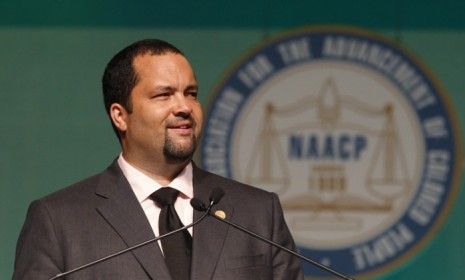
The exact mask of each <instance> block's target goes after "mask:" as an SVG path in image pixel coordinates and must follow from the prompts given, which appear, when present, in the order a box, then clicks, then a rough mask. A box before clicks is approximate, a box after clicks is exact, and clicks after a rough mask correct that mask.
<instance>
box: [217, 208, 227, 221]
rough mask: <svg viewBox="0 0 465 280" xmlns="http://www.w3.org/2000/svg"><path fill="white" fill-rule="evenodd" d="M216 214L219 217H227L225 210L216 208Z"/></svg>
mask: <svg viewBox="0 0 465 280" xmlns="http://www.w3.org/2000/svg"><path fill="white" fill-rule="evenodd" d="M215 216H217V217H218V218H220V219H222V220H224V219H226V213H224V211H223V210H216V211H215Z"/></svg>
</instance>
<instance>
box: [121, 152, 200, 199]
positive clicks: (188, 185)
mask: <svg viewBox="0 0 465 280" xmlns="http://www.w3.org/2000/svg"><path fill="white" fill-rule="evenodd" d="M118 165H119V167H120V168H121V171H122V172H123V174H124V176H125V177H126V179H127V180H128V182H129V185H130V186H131V188H132V190H133V191H134V193H135V195H136V197H137V200H138V201H139V203H141V202H142V201H144V200H146V199H147V198H148V197H149V196H150V195H151V194H152V193H153V192H154V191H156V190H158V189H159V188H161V187H164V186H162V185H161V184H159V183H158V182H157V181H155V180H153V179H152V178H150V177H149V176H147V175H146V174H144V173H143V172H142V171H140V170H139V169H137V168H136V167H134V166H133V165H131V164H130V163H129V162H127V161H126V160H125V159H124V158H123V155H122V154H120V155H119V157H118ZM168 185H169V186H170V187H172V188H174V189H177V190H178V191H180V192H181V194H182V196H184V197H185V198H189V199H191V198H192V197H193V196H194V189H193V186H192V163H189V164H188V165H187V166H186V167H185V168H184V169H183V170H182V171H181V173H179V175H178V176H177V177H176V178H174V179H173V181H171V182H170V183H169V184H168Z"/></svg>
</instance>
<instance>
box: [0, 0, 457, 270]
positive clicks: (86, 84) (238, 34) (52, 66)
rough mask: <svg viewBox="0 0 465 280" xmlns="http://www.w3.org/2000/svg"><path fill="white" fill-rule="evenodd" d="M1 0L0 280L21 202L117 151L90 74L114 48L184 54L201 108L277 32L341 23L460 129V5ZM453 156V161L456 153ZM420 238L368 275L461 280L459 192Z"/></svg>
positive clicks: (95, 76)
mask: <svg viewBox="0 0 465 280" xmlns="http://www.w3.org/2000/svg"><path fill="white" fill-rule="evenodd" d="M249 2H250V1H244V0H236V1H172V2H165V1H122V0H115V1H103V0H100V1H98V0H96V1H90V0H85V1H68V0H61V1H57V0H45V1H26V0H21V1H14V2H13V1H6V2H5V1H4V2H1V3H0V65H1V66H0V98H1V99H0V130H1V134H0V154H1V157H0V190H1V203H0V225H1V226H0V279H9V278H11V274H12V269H13V260H14V250H15V243H16V239H17V236H18V234H19V231H20V228H21V226H22V224H23V222H24V218H25V213H26V210H27V207H28V205H29V203H30V202H31V201H32V200H34V199H37V198H39V197H41V196H43V195H46V194H48V193H50V192H52V191H55V190H57V189H60V188H62V187H64V186H66V185H68V184H71V183H73V182H75V181H77V180H79V179H82V178H84V177H87V176H89V175H91V174H94V173H97V172H99V171H101V170H102V169H103V168H105V167H106V166H107V165H108V164H109V163H110V162H111V161H112V160H113V159H114V158H115V157H116V156H117V154H118V152H119V145H118V142H117V140H116V138H115V136H114V135H113V132H112V129H111V126H110V123H109V121H108V119H107V116H106V114H105V112H104V109H103V102H102V97H101V89H100V77H101V74H102V72H103V69H104V67H105V64H106V62H107V61H108V60H109V59H110V58H111V56H112V55H113V54H115V53H116V52H117V51H118V50H120V49H121V48H122V47H124V46H126V45H128V44H129V43H131V42H133V41H135V40H139V39H142V38H147V37H157V38H162V39H165V40H168V41H170V42H172V43H174V44H175V45H176V46H178V47H180V48H181V49H182V50H183V51H184V52H185V53H186V55H187V56H188V57H189V58H190V60H191V62H192V64H193V67H194V68H195V70H196V72H197V78H198V80H199V83H200V89H201V95H200V98H201V101H202V103H203V104H204V105H205V106H204V108H205V109H206V107H207V105H208V100H209V94H210V92H211V91H212V89H213V88H214V86H215V85H216V84H218V83H219V82H220V81H221V80H222V78H223V77H224V75H225V73H226V72H227V69H230V68H231V67H232V65H233V64H234V63H236V62H237V61H238V60H239V59H240V58H241V57H243V56H244V55H245V54H246V53H247V52H248V51H250V50H251V48H253V47H255V46H257V45H258V44H261V43H263V42H264V40H266V39H268V38H272V37H274V36H276V35H277V34H279V33H280V32H285V31H288V30H292V29H294V28H300V27H302V26H314V25H320V24H337V25H353V26H357V27H361V28H366V29H369V30H371V31H374V32H377V33H379V34H381V35H384V36H385V37H386V38H388V39H391V40H393V41H396V42H397V43H399V44H400V45H401V46H403V47H405V48H407V49H409V50H411V51H412V52H413V53H415V54H416V55H417V56H418V57H419V58H420V60H421V61H422V62H424V64H426V65H427V66H428V68H430V69H431V70H432V72H433V73H434V76H435V77H436V78H438V80H440V81H441V82H442V84H443V85H444V87H445V89H446V92H447V93H448V94H447V96H448V99H449V100H450V101H451V102H450V103H451V105H452V106H451V109H452V111H453V112H454V115H455V116H456V124H457V127H459V128H460V131H461V139H460V141H461V143H460V144H461V145H462V146H463V139H465V137H464V131H465V112H464V106H465V93H464V92H463V91H464V89H465V79H464V73H465V12H464V11H465V2H463V3H462V2H460V1H450V0H449V1H441V2H439V1H419V0H414V1H408V3H404V2H402V1H400V0H398V1H342V0H336V1H332V2H331V3H329V2H316V1H277V0H270V1H265V0H262V1H254V2H252V3H249ZM458 157H459V158H462V159H463V158H464V155H463V154H459V155H458ZM462 174H463V165H462V166H461V167H459V176H460V178H459V180H458V184H457V187H458V188H460V190H459V191H458V192H456V194H455V197H454V198H453V199H452V201H451V203H452V202H453V204H451V205H452V207H451V209H450V211H449V213H448V215H447V217H446V219H445V220H444V223H443V224H442V225H441V226H440V227H439V228H438V231H437V232H436V234H434V235H433V237H432V239H431V241H430V242H427V243H426V245H425V246H423V247H421V248H419V250H418V251H417V252H416V253H414V254H413V257H412V258H409V259H408V260H407V261H406V262H403V264H402V265H400V266H397V267H393V268H392V270H391V271H389V272H387V273H385V274H384V275H383V276H380V277H378V278H377V279H463V278H465V254H464V253H463V252H465V242H464V234H465V221H464V219H463V218H462V217H463V214H464V213H465V194H464V191H463V189H464V188H465V186H464V184H465V182H464V178H463V177H464V176H463V175H462Z"/></svg>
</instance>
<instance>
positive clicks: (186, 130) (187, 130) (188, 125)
mask: <svg viewBox="0 0 465 280" xmlns="http://www.w3.org/2000/svg"><path fill="white" fill-rule="evenodd" d="M167 128H168V130H170V131H173V132H175V133H177V134H179V135H191V134H192V133H193V131H194V125H193V123H192V122H190V121H185V122H184V121H183V122H177V123H174V124H171V125H168V127H167Z"/></svg>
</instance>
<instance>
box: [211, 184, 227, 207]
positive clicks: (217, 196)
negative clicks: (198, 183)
mask: <svg viewBox="0 0 465 280" xmlns="http://www.w3.org/2000/svg"><path fill="white" fill-rule="evenodd" d="M223 195H224V191H223V189H222V188H220V187H216V188H214V189H213V191H212V192H211V193H210V204H211V205H215V204H217V203H218V202H220V200H221V198H222V197H223Z"/></svg>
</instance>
